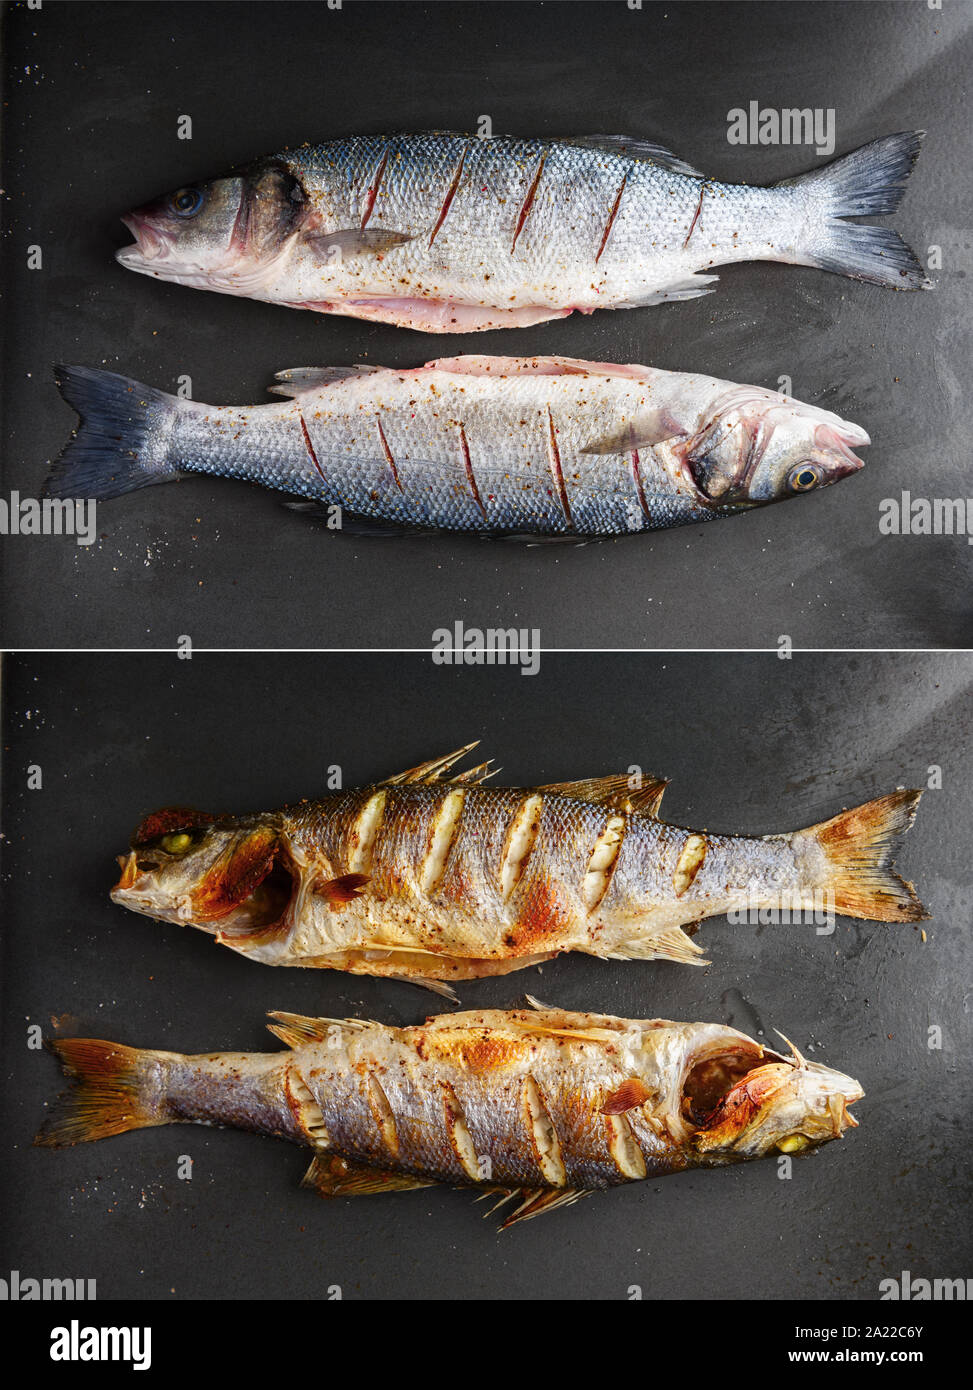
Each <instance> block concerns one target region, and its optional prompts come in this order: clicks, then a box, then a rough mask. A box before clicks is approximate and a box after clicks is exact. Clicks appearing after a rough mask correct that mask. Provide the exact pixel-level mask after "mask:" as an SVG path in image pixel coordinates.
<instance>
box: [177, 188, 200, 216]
mask: <svg viewBox="0 0 973 1390" xmlns="http://www.w3.org/2000/svg"><path fill="white" fill-rule="evenodd" d="M202 206H203V195H202V193H201V192H200V191H199V189H198V188H180V189H179V190H178V191H177V192H175V193H173V195H172V197H171V198H170V199H169V207H170V208H171V209H172V211H173V212H174V213H175V214H176V216H177V217H194V216H195V215H196V213H197V212H199V210H200V208H201V207H202Z"/></svg>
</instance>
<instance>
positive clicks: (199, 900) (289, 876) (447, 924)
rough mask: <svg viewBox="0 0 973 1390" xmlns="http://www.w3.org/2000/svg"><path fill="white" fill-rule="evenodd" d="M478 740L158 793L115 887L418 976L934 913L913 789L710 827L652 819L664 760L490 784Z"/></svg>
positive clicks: (275, 946) (265, 957) (205, 924)
mask: <svg viewBox="0 0 973 1390" xmlns="http://www.w3.org/2000/svg"><path fill="white" fill-rule="evenodd" d="M474 746H475V745H472V744H471V745H469V748H472V747H474ZM469 748H464V749H460V750H458V751H457V752H455V753H452V754H449V755H447V756H446V757H443V758H436V759H433V760H432V761H430V762H428V763H424V764H422V765H420V766H419V767H417V768H412V769H410V770H409V771H408V772H405V773H401V774H400V775H398V776H396V777H390V778H388V779H387V780H386V781H384V782H379V783H376V784H374V785H372V786H367V787H361V788H355V789H350V790H346V791H340V792H335V793H333V794H332V795H330V796H328V797H325V798H324V799H322V800H320V801H313V802H302V803H301V804H300V805H299V806H297V807H296V808H294V809H293V810H287V809H285V810H283V811H277V812H271V813H267V814H260V815H249V816H242V817H236V816H217V815H213V814H209V813H203V812H198V811H191V810H187V809H186V808H184V807H183V808H180V807H176V808H169V809H167V810H163V811H158V812H155V813H154V814H153V815H151V816H149V817H148V818H147V819H146V820H144V821H143V822H142V824H141V825H140V826H139V827H138V829H137V830H136V832H135V834H134V836H133V839H132V848H131V851H130V853H129V854H128V855H127V856H123V857H122V858H121V859H120V861H119V862H120V864H121V866H122V875H121V879H120V881H119V883H118V884H117V886H116V887H115V889H114V890H113V892H112V897H113V899H114V901H115V902H117V903H121V904H123V905H124V906H126V907H129V908H132V909H133V910H134V911H136V912H141V913H145V914H146V915H148V916H150V917H156V918H159V919H160V920H163V921H168V922H176V923H183V924H187V925H192V926H196V927H199V928H201V929H202V930H204V931H207V932H210V933H212V934H213V935H214V936H215V937H216V939H217V941H219V942H221V943H222V944H223V945H225V946H228V947H230V948H231V949H232V950H234V951H238V952H240V953H241V954H243V955H245V956H249V957H251V958H252V959H253V960H256V961H262V962H263V963H265V964H268V965H297V966H312V967H328V968H331V969H336V970H347V971H351V972H353V973H355V974H364V975H383V976H392V977H401V978H405V979H414V980H418V981H424V982H426V983H430V982H443V981H456V980H465V979H472V978H476V977H478V976H483V975H503V974H507V973H508V972H509V971H512V970H519V969H522V968H523V967H525V966H530V965H536V964H538V963H539V962H541V961H545V960H549V959H551V957H553V956H555V955H558V954H559V953H560V952H562V951H582V952H585V953H587V954H588V955H593V956H600V957H603V958H606V959H612V960H639V959H641V960H652V959H655V958H661V959H665V960H673V961H682V962H686V963H689V964H706V963H707V962H706V961H705V960H704V958H703V955H702V952H701V950H700V948H699V947H698V946H697V945H696V944H695V942H694V941H692V940H691V939H690V937H689V936H688V935H687V934H686V931H684V930H683V928H685V927H690V926H692V925H693V924H695V923H698V922H699V921H700V920H701V919H702V918H705V917H712V916H716V915H719V914H721V913H726V912H729V911H731V910H735V909H736V910H753V909H767V908H770V909H778V910H781V909H784V910H787V911H791V912H797V911H801V910H805V911H809V912H813V911H818V912H820V911H821V910H822V908H823V907H825V906H828V905H830V906H831V908H832V909H833V910H834V911H835V912H837V913H844V914H846V915H848V916H851V917H859V918H870V919H873V920H878V921H887V922H891V921H896V922H902V921H909V922H913V921H917V920H918V919H920V918H921V917H924V916H925V913H924V909H923V907H922V905H921V903H920V902H919V900H918V898H917V897H916V895H915V892H914V890H913V888H912V885H911V884H908V883H905V882H904V881H903V880H902V879H901V878H899V877H898V876H897V875H896V874H895V873H893V872H892V870H891V867H890V866H891V862H892V854H893V845H894V841H895V839H896V838H897V837H898V836H900V835H902V834H904V833H905V831H906V830H908V828H909V826H910V825H911V824H912V820H913V818H914V816H915V813H916V808H917V806H918V803H919V797H920V795H921V793H920V792H918V791H895V792H892V793H891V794H890V795H888V796H883V797H880V798H879V799H878V800H876V801H870V802H868V803H867V805H864V806H858V807H856V808H855V809H854V810H851V811H842V812H841V813H840V814H839V815H837V816H835V817H833V818H832V819H831V820H828V821H825V822H824V823H823V824H821V825H814V826H811V827H810V828H809V829H806V830H798V831H795V832H793V833H790V834H783V835H767V836H764V837H762V838H753V837H749V836H737V835H717V834H711V833H709V832H708V831H707V832H700V831H695V830H684V829H680V828H678V827H676V826H673V825H667V824H666V823H664V822H663V821H661V820H660V819H659V818H658V812H659V803H660V800H661V798H662V793H663V791H664V789H665V785H666V784H665V782H664V781H662V780H661V779H656V778H648V777H646V778H642V779H641V780H640V781H639V784H638V785H637V786H636V785H633V779H631V778H628V777H625V776H618V777H602V778H591V779H588V780H583V781H579V782H562V783H558V784H555V785H551V786H542V787H533V788H515V787H488V786H484V785H482V783H483V780H484V778H486V777H487V776H489V765H488V764H485V763H484V764H480V765H479V766H477V767H474V768H471V769H470V770H469V771H468V772H466V773H459V774H456V775H454V774H453V769H454V766H455V764H456V762H457V761H458V760H459V759H460V758H461V757H462V756H463V755H464V754H465V753H467V752H468V751H469ZM439 988H440V989H442V988H443V986H442V984H441V983H440V984H439Z"/></svg>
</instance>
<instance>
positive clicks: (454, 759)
mask: <svg viewBox="0 0 973 1390" xmlns="http://www.w3.org/2000/svg"><path fill="white" fill-rule="evenodd" d="M479 742H480V740H479V739H474V740H473V742H472V743H468V744H467V745H466V747H465V748H457V749H456V751H455V753H447V754H446V755H445V757H442V758H430V759H429V761H428V762H427V763H420V764H419V766H418V767H410V768H407V769H406V771H405V772H397V773H396V774H395V776H394V777H386V778H385V779H384V780H383V782H382V785H383V786H401V785H405V784H406V783H414V782H440V781H442V780H443V778H442V777H441V776H440V774H441V773H443V772H448V771H449V769H450V768H451V767H452V766H453V764H454V763H458V762H459V760H460V758H464V757H465V756H466V754H467V753H470V752H472V750H473V749H474V748H476V747H477V745H478V744H479ZM473 770H474V771H476V769H473Z"/></svg>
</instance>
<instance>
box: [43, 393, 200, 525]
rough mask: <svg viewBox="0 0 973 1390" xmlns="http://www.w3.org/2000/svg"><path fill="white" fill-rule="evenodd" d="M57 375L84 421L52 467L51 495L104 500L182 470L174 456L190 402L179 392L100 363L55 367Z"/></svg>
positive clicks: (164, 479)
mask: <svg viewBox="0 0 973 1390" xmlns="http://www.w3.org/2000/svg"><path fill="white" fill-rule="evenodd" d="M54 377H55V380H56V382H57V386H58V390H59V391H60V392H61V395H62V396H63V397H64V399H65V400H66V401H67V403H68V405H70V406H71V407H72V408H73V409H74V410H76V411H77V412H78V415H79V416H80V417H81V421H80V426H79V428H78V429H77V430H76V431H75V434H74V436H73V437H72V438H71V440H70V441H69V442H68V444H67V445H66V446H65V448H64V449H63V450H62V452H61V454H60V456H59V458H58V459H57V460H56V461H55V463H54V465H53V467H52V468H51V472H50V476H49V477H48V479H47V482H46V484H45V486H44V491H45V494H46V496H48V497H93V498H96V499H98V500H99V501H100V500H101V499H102V498H107V497H120V496H121V494H122V493H124V492H133V491H134V490H135V489H136V488H140V487H147V486H148V485H149V484H150V483H166V482H169V481H170V480H171V479H174V478H177V477H178V476H179V469H178V468H177V467H176V466H175V464H174V463H172V462H171V460H170V441H171V436H172V426H173V424H174V422H175V419H176V416H177V415H178V413H179V411H180V410H182V409H183V408H184V407H183V403H182V402H181V401H180V400H178V399H177V397H175V396H170V395H167V394H166V393H165V392H164V391H155V390H153V388H152V387H151V386H143V385H141V383H140V382H138V381H133V380H132V379H131V378H130V377H127V376H119V375H117V373H115V372H103V371H100V370H99V369H98V368H97V367H55V368H54Z"/></svg>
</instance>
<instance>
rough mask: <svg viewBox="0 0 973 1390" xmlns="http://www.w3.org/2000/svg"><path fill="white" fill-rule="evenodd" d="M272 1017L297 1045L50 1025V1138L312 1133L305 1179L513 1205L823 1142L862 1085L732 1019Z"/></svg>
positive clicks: (553, 1201)
mask: <svg viewBox="0 0 973 1390" xmlns="http://www.w3.org/2000/svg"><path fill="white" fill-rule="evenodd" d="M532 1002H533V1001H532ZM271 1017H272V1018H273V1019H274V1020H275V1023H274V1024H273V1025H272V1026H271V1032H272V1033H275V1034H277V1036H278V1037H280V1038H282V1039H283V1040H284V1041H285V1042H286V1043H287V1044H288V1045H289V1046H290V1048H291V1049H292V1050H291V1051H290V1052H287V1053H281V1052H276V1053H270V1054H261V1053H246V1052H223V1053H219V1052H218V1053H213V1054H210V1055H207V1056H183V1055H181V1054H179V1053H176V1052H149V1051H142V1050H140V1049H136V1048H132V1047H125V1046H123V1045H122V1044H120V1043H112V1042H102V1041H97V1040H94V1039H90V1038H71V1039H57V1040H55V1041H53V1042H50V1043H49V1046H50V1047H51V1049H52V1050H53V1051H54V1052H55V1053H56V1054H57V1056H58V1057H59V1058H60V1060H61V1063H62V1065H63V1067H64V1069H65V1071H66V1072H67V1073H68V1075H69V1076H71V1077H72V1078H73V1079H74V1080H75V1081H76V1083H77V1085H76V1087H75V1089H74V1090H73V1091H71V1092H68V1093H67V1094H66V1095H65V1096H64V1097H62V1100H61V1102H60V1103H59V1105H58V1107H57V1108H55V1110H54V1111H53V1113H52V1114H51V1115H50V1116H49V1118H48V1120H47V1123H46V1124H45V1126H44V1128H43V1129H42V1131H41V1133H40V1134H39V1135H38V1137H37V1141H36V1142H37V1143H38V1144H42V1145H47V1146H51V1147H61V1146H63V1145H67V1144H74V1143H77V1142H78V1141H80V1140H84V1139H101V1138H105V1137H106V1136H108V1135H112V1134H120V1133H122V1132H123V1131H125V1130H129V1129H140V1128H143V1127H146V1126H150V1125H163V1124H171V1123H175V1122H179V1121H189V1122H195V1123H198V1124H208V1125H213V1124H215V1125H228V1126H231V1127H233V1128H237V1129H246V1130H251V1131H254V1132H256V1133H258V1134H270V1135H275V1136H276V1137H278V1138H282V1139H290V1140H292V1141H294V1142H295V1143H298V1144H304V1145H306V1146H308V1147H309V1148H311V1149H313V1150H314V1153H315V1157H314V1159H313V1161H312V1163H311V1166H310V1168H309V1169H308V1172H307V1175H306V1177H305V1184H306V1185H307V1186H310V1187H313V1188H316V1189H317V1190H318V1191H319V1192H320V1193H321V1194H322V1195H324V1196H353V1195H356V1194H364V1193H372V1192H391V1191H396V1190H402V1189H407V1188H415V1187H427V1186H430V1185H431V1184H434V1183H449V1184H452V1185H455V1184H469V1185H472V1186H475V1187H478V1188H480V1189H482V1190H483V1191H484V1194H486V1193H496V1194H497V1195H498V1197H499V1198H500V1204H502V1203H503V1202H507V1201H509V1200H511V1199H516V1200H517V1202H518V1205H517V1206H516V1208H515V1209H514V1210H513V1212H512V1214H511V1215H509V1216H508V1218H507V1221H506V1222H505V1223H504V1224H505V1225H510V1224H512V1223H513V1222H515V1221H520V1220H525V1219H527V1218H528V1217H531V1216H536V1215H538V1214H539V1213H540V1212H543V1211H548V1210H550V1209H551V1208H553V1207H557V1206H563V1205H566V1204H567V1203H570V1202H573V1201H575V1200H576V1199H577V1198H578V1197H580V1196H583V1195H584V1194H585V1193H586V1192H588V1191H592V1190H595V1189H598V1188H605V1187H611V1186H615V1185H617V1184H620V1183H624V1182H632V1181H637V1180H638V1179H640V1178H645V1177H659V1176H661V1175H663V1174H666V1173H674V1172H679V1171H681V1170H682V1169H685V1168H695V1167H719V1166H721V1165H723V1164H727V1163H736V1162H741V1161H743V1160H745V1159H750V1158H760V1157H762V1156H763V1155H765V1154H768V1153H771V1152H774V1151H780V1152H784V1153H792V1152H795V1151H797V1150H800V1149H804V1148H807V1147H809V1146H811V1145H816V1144H820V1143H823V1142H824V1141H826V1140H828V1139H833V1138H836V1137H838V1136H840V1135H841V1134H842V1133H843V1131H844V1130H845V1129H846V1128H847V1127H848V1126H850V1125H855V1124H857V1121H856V1120H855V1119H854V1118H853V1117H852V1116H851V1114H850V1113H849V1111H848V1106H849V1105H851V1104H852V1103H853V1102H854V1101H856V1100H858V1099H860V1097H861V1096H862V1095H863V1094H864V1093H863V1091H862V1088H861V1086H860V1085H859V1084H858V1082H857V1081H854V1080H852V1079H851V1077H848V1076H843V1075H842V1074H841V1073H840V1072H836V1071H831V1070H830V1069H829V1068H828V1067H824V1066H820V1065H818V1064H817V1063H813V1062H807V1061H806V1060H805V1059H804V1058H803V1057H802V1056H801V1054H800V1053H799V1052H797V1050H796V1049H794V1048H791V1055H790V1056H784V1055H781V1054H778V1053H775V1052H770V1051H768V1050H766V1049H765V1048H763V1047H761V1046H760V1045H759V1044H758V1043H756V1042H754V1041H753V1040H752V1039H751V1038H748V1037H746V1036H745V1035H744V1034H743V1033H738V1032H737V1031H736V1030H735V1029H733V1028H726V1027H722V1026H720V1025H718V1024H708V1023H669V1022H665V1021H662V1020H658V1019H653V1020H646V1021H640V1020H633V1019H623V1018H612V1017H609V1016H603V1015H600V1014H578V1013H565V1012H562V1011H560V1010H555V1009H547V1008H543V1007H539V1008H538V1011H537V1012H532V1011H530V1010H523V1011H519V1010H518V1011H513V1012H509V1013H505V1012H501V1011H499V1010H486V1011H484V1012H478V1013H457V1014H449V1015H444V1016H441V1017H438V1018H431V1019H428V1020H427V1021H426V1023H425V1024H423V1025H422V1026H420V1027H415V1028H388V1027H385V1026H384V1025H383V1024H380V1023H365V1022H361V1021H359V1020H356V1019H327V1018H319V1019H316V1018H302V1017H299V1016H298V1015H294V1014H282V1013H275V1014H272V1015H271Z"/></svg>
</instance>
